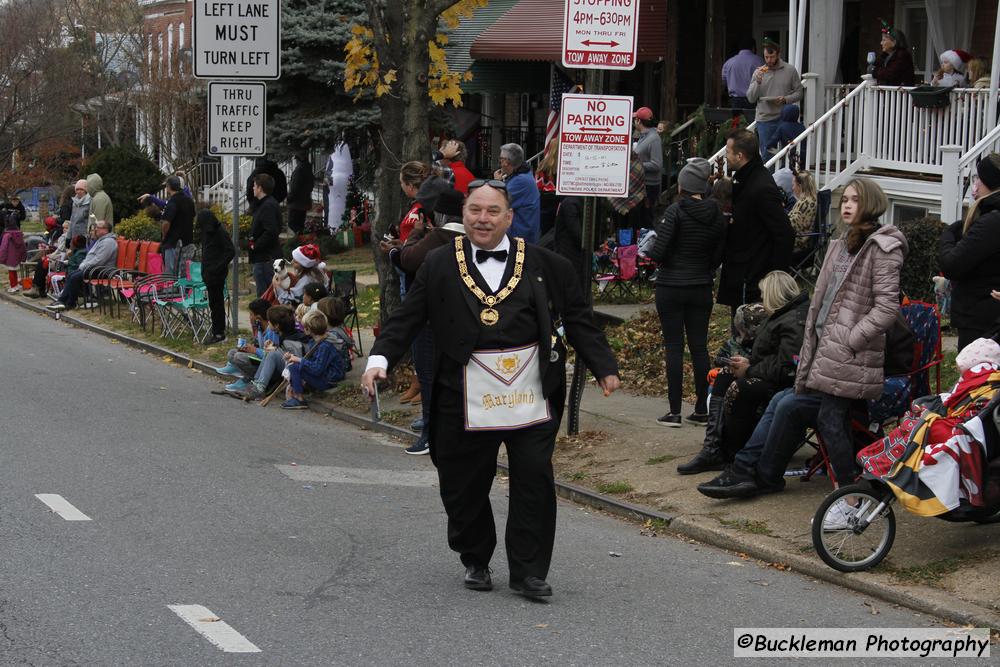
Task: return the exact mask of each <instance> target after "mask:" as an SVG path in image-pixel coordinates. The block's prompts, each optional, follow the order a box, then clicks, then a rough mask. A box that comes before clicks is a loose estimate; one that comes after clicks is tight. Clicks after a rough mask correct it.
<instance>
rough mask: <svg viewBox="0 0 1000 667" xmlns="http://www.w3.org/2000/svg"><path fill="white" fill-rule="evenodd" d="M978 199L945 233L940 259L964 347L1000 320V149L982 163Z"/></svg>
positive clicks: (978, 169)
mask: <svg viewBox="0 0 1000 667" xmlns="http://www.w3.org/2000/svg"><path fill="white" fill-rule="evenodd" d="M976 175H977V178H976V180H975V182H974V184H973V190H972V192H973V196H974V197H975V198H976V202H975V203H974V204H973V205H972V207H971V208H970V209H969V212H968V214H967V215H966V216H965V220H959V221H958V222H955V223H952V224H951V225H949V226H948V227H946V228H945V230H944V231H943V232H942V233H941V239H940V241H939V244H938V264H939V265H940V266H941V272H942V273H944V276H945V278H948V279H949V280H951V286H952V293H951V294H952V296H951V324H952V326H954V327H955V328H956V329H958V351H959V352H961V351H962V348H964V347H965V346H966V345H968V344H969V343H971V342H972V341H974V340H976V339H977V338H982V337H984V336H989V335H991V334H992V333H993V332H994V331H995V330H996V329H997V326H998V325H1000V301H997V300H995V299H993V298H992V297H991V296H990V292H991V291H992V290H995V289H1000V154H997V153H992V154H990V155H988V156H987V157H985V158H983V159H982V160H980V161H979V163H978V164H977V165H976Z"/></svg>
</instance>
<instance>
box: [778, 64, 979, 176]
mask: <svg viewBox="0 0 1000 667" xmlns="http://www.w3.org/2000/svg"><path fill="white" fill-rule="evenodd" d="M841 92H842V91H841V90H840V88H839V87H827V88H826V89H825V92H824V97H825V99H827V100H833V99H836V97H837V96H839V95H840V94H841ZM991 124H992V123H991V118H990V113H989V91H988V90H980V89H957V90H953V91H952V92H951V93H950V104H949V106H947V107H945V108H941V109H926V108H919V107H916V106H915V105H914V104H913V98H912V96H911V95H910V92H909V89H908V88H901V87H893V86H878V85H875V82H874V80H873V79H872V78H871V77H870V76H868V75H866V76H865V80H864V81H863V82H862V83H861V84H860V85H858V86H857V87H856V88H855V89H854V90H852V91H851V92H850V93H848V94H847V95H845V96H843V97H842V99H840V101H838V102H836V103H835V104H834V105H833V106H832V107H831V108H830V109H829V110H828V111H827V112H826V113H824V114H823V115H822V116H821V117H820V118H819V119H817V121H816V122H815V123H813V124H811V125H810V126H809V127H807V128H806V130H805V132H803V133H802V134H801V135H799V136H798V137H796V138H795V140H794V141H792V142H791V143H790V144H789V145H787V146H785V147H784V148H783V149H782V150H781V151H780V152H779V153H778V154H777V155H775V156H774V157H773V158H771V159H770V160H768V162H767V166H768V167H772V168H781V167H791V166H793V159H795V160H796V162H795V164H796V165H797V166H799V167H800V168H805V169H808V170H809V171H811V172H812V173H813V175H814V177H815V179H816V184H817V186H818V187H821V188H824V187H825V188H835V187H837V186H839V185H842V184H843V183H844V182H846V181H847V180H848V179H849V178H850V176H851V175H853V174H854V173H856V172H858V171H860V170H863V169H888V170H892V171H895V172H902V173H910V174H921V175H931V176H935V175H937V176H943V175H944V174H945V173H946V169H945V155H946V152H944V151H943V147H944V146H953V147H954V148H953V149H952V151H953V152H954V153H956V156H955V158H954V159H955V161H957V160H958V159H959V157H958V156H966V155H967V154H968V153H969V152H970V151H971V150H972V149H973V147H974V146H976V145H978V142H980V140H981V139H983V137H984V136H985V135H986V134H987V133H988V132H989V128H990V126H991ZM803 143H805V145H806V150H805V154H804V155H803V154H802V153H803V151H802V150H801V146H802V145H803ZM990 145H993V144H990ZM983 151H985V152H988V150H987V147H985V146H984V147H983ZM973 159H974V156H973V157H969V160H973Z"/></svg>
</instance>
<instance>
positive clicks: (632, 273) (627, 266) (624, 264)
mask: <svg viewBox="0 0 1000 667" xmlns="http://www.w3.org/2000/svg"><path fill="white" fill-rule="evenodd" d="M638 258H639V246H637V245H623V246H618V247H617V248H615V249H614V252H613V253H612V257H611V263H612V265H613V270H612V271H611V272H610V273H600V274H597V275H595V276H594V282H595V283H597V293H598V295H605V294H611V293H613V292H618V293H619V294H620V295H621V296H626V295H627V296H629V297H635V291H634V287H635V284H636V281H637V279H638V276H639V267H638Z"/></svg>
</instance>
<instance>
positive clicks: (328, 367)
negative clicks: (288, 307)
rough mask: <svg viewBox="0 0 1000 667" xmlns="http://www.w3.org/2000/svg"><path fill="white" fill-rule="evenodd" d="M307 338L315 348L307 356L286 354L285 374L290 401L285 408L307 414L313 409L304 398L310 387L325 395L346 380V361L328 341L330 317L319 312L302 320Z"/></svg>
mask: <svg viewBox="0 0 1000 667" xmlns="http://www.w3.org/2000/svg"><path fill="white" fill-rule="evenodd" d="M302 325H303V326H304V327H305V331H306V333H307V334H309V335H310V336H312V339H313V344H312V345H311V346H310V347H309V349H308V351H307V352H306V354H305V356H303V357H299V356H296V355H294V354H292V353H290V352H287V353H285V363H286V364H287V366H285V373H283V375H286V377H287V378H288V389H287V391H286V393H285V396H286V399H287V400H286V401H285V402H284V403H282V404H281V407H282V408H284V409H285V410H304V409H305V408H307V407H309V404H308V403H306V401H305V398H304V392H305V389H306V387H309V388H310V389H314V390H318V391H324V390H326V389H329V388H330V387H332V386H334V385H335V384H337V383H338V382H340V381H341V380H343V379H344V358H343V357H342V356H341V354H340V352H339V351H338V350H337V348H336V346H335V345H334V344H333V343H332V342H331V341H330V340H329V339H328V338H327V337H326V332H327V329H328V323H327V321H326V315H324V314H323V313H321V312H319V311H318V310H310V311H309V312H308V313H306V314H305V317H303V318H302Z"/></svg>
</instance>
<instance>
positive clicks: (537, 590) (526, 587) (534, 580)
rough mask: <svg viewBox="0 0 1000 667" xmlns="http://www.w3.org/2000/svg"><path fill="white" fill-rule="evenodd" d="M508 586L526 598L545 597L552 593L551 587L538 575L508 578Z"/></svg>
mask: <svg viewBox="0 0 1000 667" xmlns="http://www.w3.org/2000/svg"><path fill="white" fill-rule="evenodd" d="M510 587H511V588H512V589H513V590H514V591H515V592H517V593H520V594H521V595H523V596H524V597H526V598H547V597H549V596H550V595H552V587H551V586H549V585H548V584H547V583H545V580H544V579H539V578H538V577H525V578H524V579H521V580H515V579H511V580H510Z"/></svg>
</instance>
